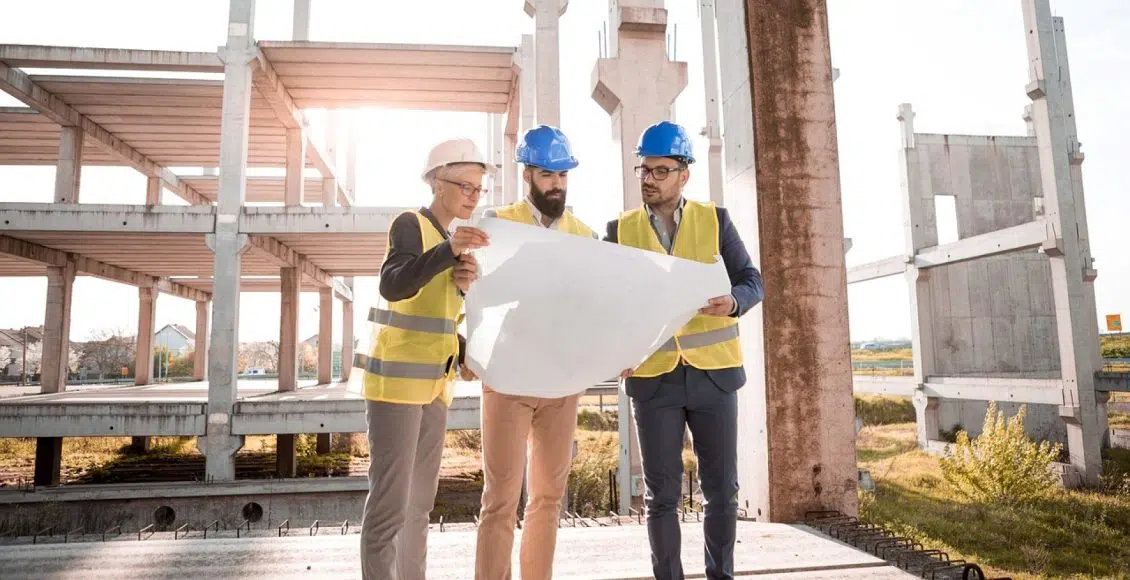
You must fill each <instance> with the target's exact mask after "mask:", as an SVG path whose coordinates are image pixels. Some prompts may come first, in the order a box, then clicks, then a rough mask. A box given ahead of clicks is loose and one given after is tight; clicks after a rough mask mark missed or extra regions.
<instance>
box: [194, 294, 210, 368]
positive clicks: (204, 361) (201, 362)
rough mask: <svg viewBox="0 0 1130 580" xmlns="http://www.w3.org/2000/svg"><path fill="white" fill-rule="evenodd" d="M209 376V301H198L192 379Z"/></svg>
mask: <svg viewBox="0 0 1130 580" xmlns="http://www.w3.org/2000/svg"><path fill="white" fill-rule="evenodd" d="M207 377H208V303H207V302H197V303H196V345H195V346H194V347H193V350H192V379H193V380H195V381H203V380H204V379H206V378H207Z"/></svg>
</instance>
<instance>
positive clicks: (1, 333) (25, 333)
mask: <svg viewBox="0 0 1130 580" xmlns="http://www.w3.org/2000/svg"><path fill="white" fill-rule="evenodd" d="M25 340H26V341H27V342H26V344H31V345H34V344H37V343H40V342H43V327H42V326H25V327H24V328H0V346H6V347H8V350H9V352H10V353H11V354H10V355H9V359H8V360H0V376H9V377H18V376H20V370H19V366H18V365H16V364H14V363H15V362H16V361H17V360H19V359H20V358H21V357H22V356H23V354H24V344H25V342H24V341H25Z"/></svg>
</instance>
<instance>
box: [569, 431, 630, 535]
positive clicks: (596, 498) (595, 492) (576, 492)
mask: <svg viewBox="0 0 1130 580" xmlns="http://www.w3.org/2000/svg"><path fill="white" fill-rule="evenodd" d="M618 439H619V438H618V437H617V436H616V435H615V434H613V433H601V434H594V435H591V436H581V437H579V438H578V441H577V457H576V458H575V459H574V460H573V465H572V469H570V471H569V484H568V490H567V493H568V505H569V511H571V512H576V513H579V514H581V515H582V516H600V515H604V514H606V513H608V510H609V509H610V507H611V506H610V505H609V497H608V472H609V471H612V470H615V469H616V467H617V462H618V460H619V457H620V444H619V441H618Z"/></svg>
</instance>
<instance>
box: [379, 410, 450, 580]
mask: <svg viewBox="0 0 1130 580" xmlns="http://www.w3.org/2000/svg"><path fill="white" fill-rule="evenodd" d="M365 418H366V420H367V421H368V424H369V429H368V431H369V433H368V435H369V495H368V496H367V497H366V498H365V511H364V512H363V515H362V520H361V577H362V578H363V579H364V580H377V579H380V580H424V578H425V577H426V571H427V555H428V522H429V520H430V519H431V512H432V508H433V507H434V506H435V499H436V491H437V489H438V487H439V466H440V462H441V460H442V459H443V442H444V436H445V435H446V433H447V406H446V405H444V404H443V402H442V401H440V400H438V399H437V400H435V401H433V402H432V403H429V404H427V405H400V404H394V403H384V402H377V401H365Z"/></svg>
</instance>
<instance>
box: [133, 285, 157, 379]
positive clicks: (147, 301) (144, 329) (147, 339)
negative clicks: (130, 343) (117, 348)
mask: <svg viewBox="0 0 1130 580" xmlns="http://www.w3.org/2000/svg"><path fill="white" fill-rule="evenodd" d="M137 295H138V305H137V349H136V351H135V352H134V364H133V368H134V372H133V384H135V385H148V384H151V383H152V382H153V355H154V352H153V334H154V333H155V332H156V325H155V323H156V318H157V288H156V286H152V285H151V286H141V287H139V288H138V289H137Z"/></svg>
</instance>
